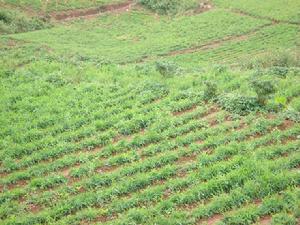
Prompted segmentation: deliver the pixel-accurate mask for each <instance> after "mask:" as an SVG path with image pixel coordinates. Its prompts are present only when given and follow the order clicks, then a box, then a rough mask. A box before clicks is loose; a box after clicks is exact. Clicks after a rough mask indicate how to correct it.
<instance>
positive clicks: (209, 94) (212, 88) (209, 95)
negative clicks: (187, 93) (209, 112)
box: [203, 81, 217, 101]
mask: <svg viewBox="0 0 300 225" xmlns="http://www.w3.org/2000/svg"><path fill="white" fill-rule="evenodd" d="M204 84H205V88H204V95H203V99H204V100H205V101H209V100H212V99H214V98H215V97H216V96H217V85H216V84H215V83H213V82H211V81H206V82H204Z"/></svg>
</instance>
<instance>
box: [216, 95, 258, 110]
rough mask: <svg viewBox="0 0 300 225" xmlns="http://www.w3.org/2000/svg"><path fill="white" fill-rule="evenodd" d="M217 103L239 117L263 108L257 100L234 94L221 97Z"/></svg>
mask: <svg viewBox="0 0 300 225" xmlns="http://www.w3.org/2000/svg"><path fill="white" fill-rule="evenodd" d="M217 102H218V104H219V105H220V106H221V107H222V108H223V109H225V110H227V111H229V112H232V113H235V114H239V115H246V114H248V113H250V112H253V111H258V110H259V109H260V108H261V105H260V104H259V102H258V101H257V99H256V98H254V97H247V96H242V95H239V94H232V93H230V94H223V95H220V96H219V97H218V99H217Z"/></svg>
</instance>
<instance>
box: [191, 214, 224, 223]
mask: <svg viewBox="0 0 300 225" xmlns="http://www.w3.org/2000/svg"><path fill="white" fill-rule="evenodd" d="M222 219H223V215H221V214H215V215H213V216H211V217H209V218H208V219H206V220H204V219H202V220H199V221H198V222H197V224H203V223H206V224H207V225H213V224H216V223H217V222H220V221H221V220H222Z"/></svg>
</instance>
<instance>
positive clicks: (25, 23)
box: [0, 9, 50, 34]
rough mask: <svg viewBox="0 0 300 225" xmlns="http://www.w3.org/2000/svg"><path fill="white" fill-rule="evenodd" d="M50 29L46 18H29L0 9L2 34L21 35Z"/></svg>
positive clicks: (0, 31)
mask: <svg viewBox="0 0 300 225" xmlns="http://www.w3.org/2000/svg"><path fill="white" fill-rule="evenodd" d="M47 27H50V24H49V23H47V21H46V19H45V18H38V17H29V16H26V15H24V14H22V13H21V12H19V11H15V10H9V9H0V34H1V33H2V34H11V33H20V32H27V31H34V30H40V29H43V28H47Z"/></svg>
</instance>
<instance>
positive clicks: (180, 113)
mask: <svg viewBox="0 0 300 225" xmlns="http://www.w3.org/2000/svg"><path fill="white" fill-rule="evenodd" d="M196 108H197V105H194V106H193V107H192V108H189V109H186V110H182V111H180V112H174V113H172V114H173V116H181V115H183V114H186V113H190V112H193V111H194V110H195V109H196Z"/></svg>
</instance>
